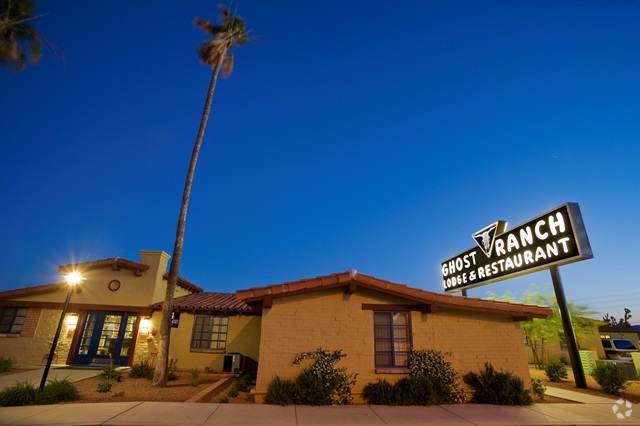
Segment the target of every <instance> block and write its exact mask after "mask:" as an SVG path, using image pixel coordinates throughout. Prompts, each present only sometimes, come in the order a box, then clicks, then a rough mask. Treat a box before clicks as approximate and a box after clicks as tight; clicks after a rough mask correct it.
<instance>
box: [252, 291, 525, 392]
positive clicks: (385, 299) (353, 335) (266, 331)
mask: <svg viewBox="0 0 640 426" xmlns="http://www.w3.org/2000/svg"><path fill="white" fill-rule="evenodd" d="M363 303H366V304H380V303H388V304H407V303H410V302H407V301H406V300H404V299H399V298H395V297H392V296H389V295H386V294H383V293H379V292H373V291H369V290H364V289H362V290H361V289H358V291H356V293H354V294H351V295H349V294H345V293H344V292H343V290H342V289H333V290H324V291H317V292H313V293H308V294H302V295H297V296H289V297H283V298H274V299H273V306H272V307H271V308H269V309H265V310H264V312H263V316H262V335H261V341H260V359H259V370H258V380H257V383H256V393H257V395H256V396H257V398H256V399H257V401H261V400H262V396H263V395H264V393H265V392H266V389H267V385H268V384H269V382H270V381H271V380H272V379H273V377H274V376H275V375H278V376H280V377H294V376H295V375H297V374H298V373H300V371H301V368H300V367H296V366H293V365H292V364H291V363H292V361H293V359H294V357H295V355H296V354H297V353H300V352H304V351H313V350H315V349H317V348H318V347H323V348H324V349H329V350H334V349H341V350H342V351H343V352H344V353H346V354H347V357H346V358H345V359H343V360H342V361H341V363H340V366H344V367H346V368H347V371H348V372H349V373H356V372H357V373H358V380H357V383H356V386H355V387H354V389H353V392H354V396H356V398H358V397H359V394H360V393H361V391H362V388H363V387H364V386H365V385H366V384H367V383H369V382H373V381H375V380H376V379H378V378H385V379H387V380H389V381H392V382H393V381H396V380H397V379H398V378H400V377H402V375H398V374H376V371H375V366H374V340H373V311H371V310H363V309H362V304H363ZM411 326H412V333H413V347H414V349H437V350H439V351H441V352H451V353H452V355H450V356H447V359H448V360H449V361H451V363H452V365H453V367H454V368H455V369H456V370H457V371H458V372H459V373H460V374H461V375H462V374H464V373H466V372H468V371H471V370H473V371H477V370H479V369H481V368H482V367H483V366H484V363H485V362H490V363H491V364H492V365H493V366H494V367H495V368H496V369H498V370H500V369H503V370H505V371H511V372H514V373H515V374H516V375H518V376H520V377H522V378H523V379H524V381H525V383H527V384H528V383H529V381H530V379H529V370H528V366H527V359H526V354H525V349H524V344H523V339H522V332H521V330H520V329H519V324H518V323H514V322H513V321H512V320H511V318H510V317H508V316H499V315H489V314H481V313H473V312H467V311H452V310H446V309H441V310H440V311H439V312H438V313H437V314H422V313H420V312H418V311H412V312H411Z"/></svg>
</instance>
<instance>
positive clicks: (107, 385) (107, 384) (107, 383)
mask: <svg viewBox="0 0 640 426" xmlns="http://www.w3.org/2000/svg"><path fill="white" fill-rule="evenodd" d="M111 386H113V382H112V381H111V380H107V379H103V380H102V381H101V382H100V383H98V392H100V393H107V392H111Z"/></svg>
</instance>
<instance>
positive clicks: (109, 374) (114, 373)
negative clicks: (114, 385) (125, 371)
mask: <svg viewBox="0 0 640 426" xmlns="http://www.w3.org/2000/svg"><path fill="white" fill-rule="evenodd" d="M98 375H99V376H100V377H102V379H103V380H118V377H120V376H122V371H120V370H119V369H118V366H117V365H113V364H107V365H105V366H104V367H103V368H102V370H100V373H99V374H98Z"/></svg>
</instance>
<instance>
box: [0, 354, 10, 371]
mask: <svg viewBox="0 0 640 426" xmlns="http://www.w3.org/2000/svg"><path fill="white" fill-rule="evenodd" d="M11 370H13V360H12V359H11V358H5V357H3V356H2V357H0V373H6V372H7V371H11Z"/></svg>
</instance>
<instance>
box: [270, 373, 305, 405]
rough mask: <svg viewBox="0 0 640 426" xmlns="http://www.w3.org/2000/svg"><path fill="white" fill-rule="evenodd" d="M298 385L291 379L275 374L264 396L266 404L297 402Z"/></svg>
mask: <svg viewBox="0 0 640 426" xmlns="http://www.w3.org/2000/svg"><path fill="white" fill-rule="evenodd" d="M297 393H298V387H297V386H296V384H295V382H294V381H293V380H291V379H281V378H280V377H278V376H275V377H274V378H273V380H271V382H269V385H268V386H267V392H266V394H265V396H264V402H265V404H273V405H283V406H284V405H291V404H295V403H296V397H297Z"/></svg>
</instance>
